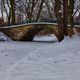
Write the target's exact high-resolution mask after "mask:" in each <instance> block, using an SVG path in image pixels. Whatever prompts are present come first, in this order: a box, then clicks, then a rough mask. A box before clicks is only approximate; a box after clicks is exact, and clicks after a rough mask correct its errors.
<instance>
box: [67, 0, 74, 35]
mask: <svg viewBox="0 0 80 80" xmlns="http://www.w3.org/2000/svg"><path fill="white" fill-rule="evenodd" d="M73 13H74V0H68V24H69V27H68V34H69V36H72V35H73V34H74V32H73V27H74V19H73Z"/></svg>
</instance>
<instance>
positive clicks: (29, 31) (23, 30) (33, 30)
mask: <svg viewBox="0 0 80 80" xmlns="http://www.w3.org/2000/svg"><path fill="white" fill-rule="evenodd" d="M45 28H46V29H49V30H50V32H51V33H52V34H54V35H55V36H56V38H57V39H58V40H59V38H58V36H59V34H58V27H57V23H46V22H39V23H38V22H37V23H26V24H21V25H13V26H6V27H0V31H1V32H3V33H4V34H6V35H7V36H8V37H10V38H11V39H12V40H15V41H32V40H33V39H34V37H35V35H36V34H37V33H38V32H40V31H41V30H44V29H45Z"/></svg>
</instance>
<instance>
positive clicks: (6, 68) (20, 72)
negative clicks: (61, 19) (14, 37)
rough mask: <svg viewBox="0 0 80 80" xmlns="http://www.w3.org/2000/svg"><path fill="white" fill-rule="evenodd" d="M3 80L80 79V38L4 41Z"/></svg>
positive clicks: (0, 62)
mask: <svg viewBox="0 0 80 80" xmlns="http://www.w3.org/2000/svg"><path fill="white" fill-rule="evenodd" d="M44 39H45V38H44ZM47 39H48V38H47ZM0 80H80V38H79V37H77V36H74V37H73V38H68V37H66V38H65V39H64V40H63V41H62V42H61V43H58V42H55V43H48V42H47V43H42V42H13V41H10V42H6V41H5V42H0Z"/></svg>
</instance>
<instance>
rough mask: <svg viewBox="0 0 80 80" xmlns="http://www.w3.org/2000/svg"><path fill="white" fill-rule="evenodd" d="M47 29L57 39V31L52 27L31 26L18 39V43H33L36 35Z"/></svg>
mask: <svg viewBox="0 0 80 80" xmlns="http://www.w3.org/2000/svg"><path fill="white" fill-rule="evenodd" d="M45 28H46V29H49V30H50V32H51V33H52V34H54V35H55V36H56V38H58V37H57V32H58V31H57V29H56V30H55V29H54V27H53V26H50V25H36V26H34V25H33V26H32V28H31V29H30V30H28V31H27V32H26V33H25V34H24V35H23V36H22V38H21V39H20V41H33V39H34V37H35V36H36V34H37V33H39V32H40V31H42V30H44V29H45Z"/></svg>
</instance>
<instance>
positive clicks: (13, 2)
mask: <svg viewBox="0 0 80 80" xmlns="http://www.w3.org/2000/svg"><path fill="white" fill-rule="evenodd" d="M10 5H11V23H12V24H15V0H10Z"/></svg>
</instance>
